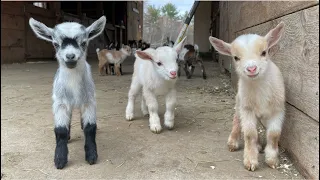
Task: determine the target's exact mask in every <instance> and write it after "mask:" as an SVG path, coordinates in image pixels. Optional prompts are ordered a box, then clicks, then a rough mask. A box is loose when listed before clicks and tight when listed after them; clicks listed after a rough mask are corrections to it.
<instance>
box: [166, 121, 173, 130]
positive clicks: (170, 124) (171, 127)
mask: <svg viewBox="0 0 320 180" xmlns="http://www.w3.org/2000/svg"><path fill="white" fill-rule="evenodd" d="M164 126H165V127H166V128H167V129H168V130H172V129H173V128H174V122H164Z"/></svg>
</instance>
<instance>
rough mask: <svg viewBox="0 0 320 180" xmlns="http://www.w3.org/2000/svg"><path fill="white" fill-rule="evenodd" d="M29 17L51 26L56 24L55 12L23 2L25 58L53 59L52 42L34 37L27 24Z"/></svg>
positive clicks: (28, 59)
mask: <svg viewBox="0 0 320 180" xmlns="http://www.w3.org/2000/svg"><path fill="white" fill-rule="evenodd" d="M31 17H32V18H34V19H35V20H37V21H40V22H42V23H44V24H45V25H47V26H48V27H51V28H53V27H54V26H55V24H56V14H55V12H54V11H52V10H50V9H45V8H40V7H37V6H34V5H33V4H32V3H25V20H26V23H25V25H26V28H25V37H26V50H25V52H26V60H27V61H30V60H35V59H36V60H40V61H46V60H54V59H55V58H54V55H55V51H54V48H53V46H52V43H51V42H47V41H45V40H42V39H39V38H37V37H36V35H35V34H34V32H33V31H32V29H31V27H30V25H29V19H30V18H31Z"/></svg>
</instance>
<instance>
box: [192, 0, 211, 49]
mask: <svg viewBox="0 0 320 180" xmlns="http://www.w3.org/2000/svg"><path fill="white" fill-rule="evenodd" d="M210 15H211V2H209V1H201V2H200V3H199V6H198V8H197V10H196V12H195V14H194V34H195V36H194V43H195V44H197V45H198V46H199V51H200V52H209V48H210V42H209V39H208V38H209V33H210V31H209V30H210Z"/></svg>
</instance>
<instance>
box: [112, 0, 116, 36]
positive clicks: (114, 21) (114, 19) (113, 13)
mask: <svg viewBox="0 0 320 180" xmlns="http://www.w3.org/2000/svg"><path fill="white" fill-rule="evenodd" d="M115 8H116V2H115V1H112V25H113V27H114V33H113V41H114V42H116V41H117V28H116V26H115V25H116V14H115Z"/></svg>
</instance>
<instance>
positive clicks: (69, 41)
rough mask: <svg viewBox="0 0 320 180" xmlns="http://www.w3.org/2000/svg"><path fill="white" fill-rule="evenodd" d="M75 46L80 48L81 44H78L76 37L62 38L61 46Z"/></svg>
mask: <svg viewBox="0 0 320 180" xmlns="http://www.w3.org/2000/svg"><path fill="white" fill-rule="evenodd" d="M69 45H71V46H73V47H75V48H79V45H78V42H77V39H75V38H68V37H65V38H63V39H62V44H61V48H62V49H64V48H65V47H67V46H69Z"/></svg>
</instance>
